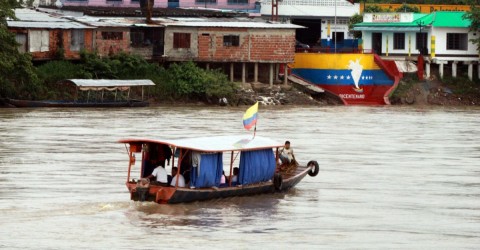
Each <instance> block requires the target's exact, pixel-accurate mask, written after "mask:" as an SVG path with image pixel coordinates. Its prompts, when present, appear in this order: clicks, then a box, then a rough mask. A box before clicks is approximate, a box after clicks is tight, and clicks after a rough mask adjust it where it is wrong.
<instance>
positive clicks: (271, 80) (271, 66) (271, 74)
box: [268, 63, 273, 87]
mask: <svg viewBox="0 0 480 250" xmlns="http://www.w3.org/2000/svg"><path fill="white" fill-rule="evenodd" d="M269 66H270V72H269V74H268V76H269V80H268V83H269V84H270V87H273V63H270V64H269Z"/></svg>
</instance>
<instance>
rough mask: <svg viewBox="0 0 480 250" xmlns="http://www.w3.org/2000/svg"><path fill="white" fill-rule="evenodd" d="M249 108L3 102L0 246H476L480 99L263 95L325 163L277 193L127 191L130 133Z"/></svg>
mask: <svg viewBox="0 0 480 250" xmlns="http://www.w3.org/2000/svg"><path fill="white" fill-rule="evenodd" d="M245 109H246V108H244V107H242V108H212V107H173V108H172V107H151V108H139V109H0V249H166V248H168V249H192V248H194V249H318V248H323V249H438V248H440V249H478V247H479V246H480V109H478V108H477V109H471V108H418V107H342V106H339V107H260V117H259V121H258V127H257V134H259V135H262V136H266V137H272V138H276V139H277V140H279V141H284V140H286V139H288V140H290V141H291V142H292V147H293V148H294V150H295V155H296V158H297V159H298V160H299V161H300V163H306V162H308V161H309V160H317V161H318V162H319V164H320V173H319V175H318V176H317V177H309V176H307V177H306V178H305V179H304V180H303V181H302V182H301V183H299V184H298V185H297V186H296V188H294V189H293V190H291V191H289V192H286V193H283V194H272V195H258V196H252V197H236V198H228V199H221V200H212V201H207V202H196V203H190V204H179V205H158V204H153V203H135V202H132V201H130V200H129V194H128V191H127V189H126V187H125V184H124V182H125V180H126V174H127V172H126V170H127V166H128V165H127V164H128V157H127V154H126V151H125V147H124V145H123V144H119V143H116V141H117V140H118V139H120V138H125V137H132V136H138V137H154V138H155V137H156V138H159V137H168V138H181V137H189V136H203V135H229V134H242V133H250V132H247V131H245V130H244V129H243V127H242V121H241V119H242V115H243V112H244V111H245Z"/></svg>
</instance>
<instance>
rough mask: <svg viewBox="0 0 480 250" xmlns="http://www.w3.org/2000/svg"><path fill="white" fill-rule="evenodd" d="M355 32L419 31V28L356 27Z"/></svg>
mask: <svg viewBox="0 0 480 250" xmlns="http://www.w3.org/2000/svg"><path fill="white" fill-rule="evenodd" d="M353 30H357V31H362V30H363V31H417V32H418V31H419V26H412V27H393V26H387V27H382V26H375V27H354V28H353Z"/></svg>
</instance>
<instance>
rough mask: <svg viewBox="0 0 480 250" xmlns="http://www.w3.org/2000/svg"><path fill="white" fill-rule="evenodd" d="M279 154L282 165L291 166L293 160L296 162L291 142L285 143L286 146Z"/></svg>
mask: <svg viewBox="0 0 480 250" xmlns="http://www.w3.org/2000/svg"><path fill="white" fill-rule="evenodd" d="M279 153H280V161H281V162H282V164H289V163H290V162H292V160H293V161H295V155H294V154H293V148H291V147H290V141H286V142H285V146H284V147H283V148H282V149H281V150H280V152H279Z"/></svg>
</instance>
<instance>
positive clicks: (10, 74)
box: [0, 0, 41, 98]
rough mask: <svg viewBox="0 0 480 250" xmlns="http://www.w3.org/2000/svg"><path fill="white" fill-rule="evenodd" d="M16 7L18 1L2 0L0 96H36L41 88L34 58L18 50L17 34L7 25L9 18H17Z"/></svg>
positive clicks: (0, 6)
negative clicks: (33, 61)
mask: <svg viewBox="0 0 480 250" xmlns="http://www.w3.org/2000/svg"><path fill="white" fill-rule="evenodd" d="M15 7H19V3H18V2H17V1H14V0H6V1H5V0H2V1H0V97H23V98H35V97H36V96H37V94H38V93H39V91H40V90H41V88H40V85H38V78H37V75H36V72H35V68H34V67H33V65H32V61H31V60H32V58H31V56H30V55H29V54H21V53H19V52H18V49H17V46H18V44H17V42H16V41H15V35H14V34H13V33H11V32H10V31H9V30H8V27H7V20H12V19H14V18H15V13H14V11H13V8H15Z"/></svg>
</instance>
